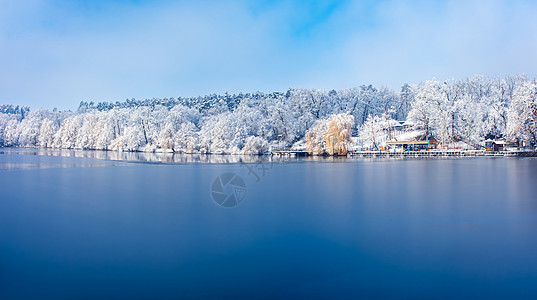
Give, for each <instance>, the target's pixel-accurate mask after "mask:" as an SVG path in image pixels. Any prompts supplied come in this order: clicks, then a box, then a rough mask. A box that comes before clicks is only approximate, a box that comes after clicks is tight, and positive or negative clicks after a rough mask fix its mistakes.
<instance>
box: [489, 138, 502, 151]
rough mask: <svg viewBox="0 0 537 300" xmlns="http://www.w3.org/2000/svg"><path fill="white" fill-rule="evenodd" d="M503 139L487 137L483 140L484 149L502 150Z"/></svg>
mask: <svg viewBox="0 0 537 300" xmlns="http://www.w3.org/2000/svg"><path fill="white" fill-rule="evenodd" d="M505 146H506V143H505V141H500V140H491V139H488V140H486V141H485V150H486V151H503V150H504V149H505Z"/></svg>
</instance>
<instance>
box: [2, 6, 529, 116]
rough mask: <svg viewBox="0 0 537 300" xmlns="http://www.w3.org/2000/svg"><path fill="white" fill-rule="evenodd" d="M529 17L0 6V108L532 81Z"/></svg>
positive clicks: (422, 9) (416, 11)
mask: <svg viewBox="0 0 537 300" xmlns="http://www.w3.org/2000/svg"><path fill="white" fill-rule="evenodd" d="M536 11H537V2H536V1H517V0H514V1H502V0H491V1H474V0H466V1H437V2H434V1H389V0H386V1H269V0H265V1H246V0H242V1H241V0H236V1H203V0H202V1H163V0H156V1H142V0H140V1H135V0H123V1H65V0H26V1H20V0H0V103H14V104H24V105H29V106H31V107H32V108H36V107H45V108H52V107H58V108H60V109H74V108H76V107H77V106H78V103H79V102H80V101H96V102H97V101H117V100H119V101H122V100H125V99H126V98H129V99H130V98H137V99H144V98H152V97H178V96H197V95H205V94H211V93H224V92H229V93H236V92H253V91H258V90H259V91H264V92H272V91H284V90H286V89H287V88H289V87H302V88H316V89H342V88H348V87H355V86H359V85H361V84H374V85H377V86H389V87H392V88H394V89H399V88H400V86H401V85H402V84H403V83H405V82H408V83H419V82H421V81H425V80H428V79H432V78H437V79H447V78H465V77H468V76H471V75H474V74H480V75H486V76H503V75H508V74H518V73H525V74H527V75H529V76H535V74H536V70H537V55H536V54H537V18H535V16H534V13H535V12H536Z"/></svg>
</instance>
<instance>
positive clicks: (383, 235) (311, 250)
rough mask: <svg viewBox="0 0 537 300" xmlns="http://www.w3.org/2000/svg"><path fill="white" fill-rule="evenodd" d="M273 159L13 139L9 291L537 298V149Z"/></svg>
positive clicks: (0, 215) (6, 220)
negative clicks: (38, 145)
mask: <svg viewBox="0 0 537 300" xmlns="http://www.w3.org/2000/svg"><path fill="white" fill-rule="evenodd" d="M267 159H268V158H266V157H264V158H240V157H218V156H213V157H206V156H172V155H156V154H153V155H150V154H117V153H109V152H91V151H88V152H84V151H71V152H68V151H63V152H61V151H40V150H31V149H2V148H0V188H1V200H0V298H2V299H11V298H25V297H27V298H55V299H58V298H68V299H74V298H87V299H95V298H97V297H103V296H106V297H107V298H185V299H195V298H223V297H225V298H232V297H233V298H245V297H248V298H254V299H257V298H262V299H273V298H275V297H286V298H289V297H302V298H304V297H308V298H349V299H355V298H358V297H365V298H379V297H389V298H391V297H393V298H435V299H441V298H444V299H453V298H455V297H457V298H477V297H480V298H495V297H504V298H533V299H535V298H536V297H537V254H536V253H537V159H535V158H468V159H465V158H458V159H428V160H419V159H416V160H412V159H406V160H380V159H379V160H365V159H352V160H351V159H324V160H323V159H317V160H314V159H299V160H296V159H293V160H289V161H275V162H270V161H267ZM224 173H230V174H231V175H224V176H220V175H222V174H224ZM219 176H220V177H219ZM220 179H222V180H223V181H219V180H220ZM228 179H229V182H230V184H226V183H227V181H228ZM215 180H216V183H215ZM222 195H223V196H222ZM232 195H233V196H232ZM228 196H229V197H228ZM231 196H232V197H231ZM215 200H216V201H215ZM233 201H239V202H240V203H238V205H235V204H237V203H236V202H233ZM220 204H222V205H223V206H228V207H223V206H222V205H220Z"/></svg>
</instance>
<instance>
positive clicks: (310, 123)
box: [0, 75, 537, 153]
mask: <svg viewBox="0 0 537 300" xmlns="http://www.w3.org/2000/svg"><path fill="white" fill-rule="evenodd" d="M536 95H537V84H536V81H535V79H530V78H527V77H526V76H521V75H519V76H509V77H505V78H484V77H480V76H475V77H471V78H468V79H465V80H448V81H444V82H440V81H436V80H431V81H427V82H425V83H421V84H417V85H408V84H405V85H404V86H403V87H402V88H401V90H400V91H394V90H392V89H389V88H384V87H383V88H377V87H373V86H371V85H363V86H360V87H358V88H351V89H344V90H339V91H335V90H331V91H321V90H309V89H289V90H287V91H286V92H274V93H261V92H256V93H245V94H243V93H240V94H227V93H226V94H223V95H215V94H213V95H208V96H204V97H190V98H164V99H157V98H154V99H147V100H136V99H132V100H126V101H124V102H115V103H110V102H100V103H94V102H81V103H80V105H79V108H78V110H77V111H76V112H70V111H57V110H54V111H49V110H45V109H36V110H31V111H30V110H29V109H28V108H26V107H18V106H12V105H2V106H0V145H2V146H24V147H56V148H67V149H73V148H76V149H105V150H124V151H156V150H158V149H161V150H166V151H175V152H188V153H261V152H264V151H265V150H266V149H267V147H268V146H270V145H272V146H277V147H291V146H293V145H296V143H297V142H298V143H302V142H303V141H304V140H305V137H306V134H307V133H308V131H311V130H313V128H314V127H315V126H316V128H317V129H316V130H318V129H319V128H322V127H323V126H324V125H323V126H320V125H319V124H320V123H319V122H321V121H322V122H326V120H328V119H330V118H331V117H332V119H333V115H338V114H340V115H341V114H343V115H347V116H348V117H343V116H342V117H339V119H341V120H345V126H343V127H342V128H349V130H350V132H347V133H346V135H347V136H350V135H352V136H358V137H359V138H358V143H360V144H362V145H371V144H375V143H374V141H379V140H385V139H386V135H387V134H388V133H389V131H390V126H391V124H393V122H392V121H393V120H399V121H405V120H406V121H407V124H412V126H411V127H410V128H409V130H421V131H423V133H424V134H426V135H428V136H431V137H435V138H436V139H437V140H438V141H440V142H441V143H443V144H450V143H457V142H464V143H467V144H468V145H472V147H479V145H480V144H481V143H482V141H483V140H484V139H486V138H500V137H503V138H509V139H518V140H524V141H526V142H527V144H530V145H533V144H534V143H535V141H536V130H535V129H536V123H537V122H536V118H537V109H536V107H537V106H536ZM339 119H333V120H339ZM349 122H350V123H349ZM332 123H333V124H339V123H337V122H336V123H334V122H332ZM332 123H323V124H326V126H329V125H328V124H332ZM327 128H328V127H327ZM345 130H346V129H345ZM310 136H311V137H312V138H311V139H312V140H313V136H319V137H320V136H321V134H320V133H319V134H317V135H310ZM383 136H384V137H383ZM317 140H318V141H319V142H320V143H324V142H323V139H322V138H319V139H317ZM344 140H348V139H341V141H344ZM372 141H373V143H372ZM341 143H342V142H337V143H334V144H333V145H332V143H331V142H328V144H329V145H330V147H332V148H333V147H336V148H341V149H343V148H347V149H348V148H349V147H350V146H352V145H342V144H341ZM320 147H321V148H322V147H324V145H320ZM321 148H319V149H321ZM328 152H330V151H328Z"/></svg>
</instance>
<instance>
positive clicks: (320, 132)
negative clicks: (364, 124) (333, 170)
mask: <svg viewBox="0 0 537 300" xmlns="http://www.w3.org/2000/svg"><path fill="white" fill-rule="evenodd" d="M353 125H354V117H353V116H352V115H350V114H347V113H343V114H337V115H331V116H330V117H329V118H328V119H325V120H320V121H318V122H317V124H315V126H314V127H312V128H311V129H310V130H308V131H307V132H306V149H307V151H308V152H309V153H310V154H313V155H324V154H328V155H346V154H347V152H348V149H349V148H350V145H351V132H352V126H353Z"/></svg>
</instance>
